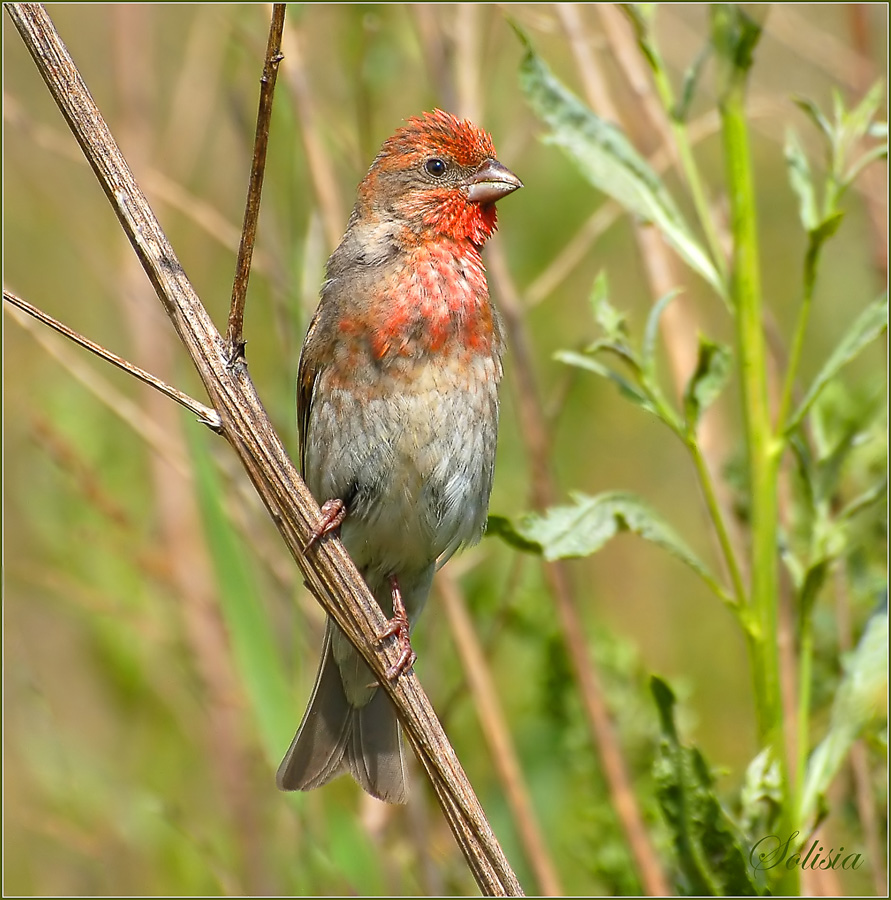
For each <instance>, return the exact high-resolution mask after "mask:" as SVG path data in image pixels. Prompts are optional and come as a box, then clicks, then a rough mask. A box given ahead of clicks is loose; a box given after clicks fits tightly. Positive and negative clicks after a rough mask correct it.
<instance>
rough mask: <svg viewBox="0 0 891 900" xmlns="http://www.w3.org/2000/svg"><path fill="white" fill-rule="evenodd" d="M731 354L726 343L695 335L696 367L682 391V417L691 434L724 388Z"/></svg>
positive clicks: (731, 358)
mask: <svg viewBox="0 0 891 900" xmlns="http://www.w3.org/2000/svg"><path fill="white" fill-rule="evenodd" d="M732 363H733V354H732V352H731V350H730V348H729V347H728V346H727V345H726V344H719V343H716V342H715V341H711V340H709V339H708V338H707V337H703V336H702V335H700V336H699V355H698V357H697V360H696V370H695V371H694V372H693V375H692V376H691V378H690V381H689V382H688V383H687V387H686V388H685V390H684V416H685V417H686V420H687V430H688V432H689V433H691V434H692V433H693V432H694V431H695V429H696V425H697V424H698V423H699V418H700V416H701V415H702V413H703V412H705V410H706V409H708V407H709V406H711V405H712V403H713V402H714V401H715V400H716V399H717V397H718V395H719V394H720V393H721V391H722V390H724V386H725V385H726V384H727V379H728V378H729V377H730V369H731V366H732Z"/></svg>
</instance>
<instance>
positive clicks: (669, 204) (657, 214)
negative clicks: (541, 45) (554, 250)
mask: <svg viewBox="0 0 891 900" xmlns="http://www.w3.org/2000/svg"><path fill="white" fill-rule="evenodd" d="M524 41H525V43H526V46H527V53H526V55H525V57H524V59H523V62H522V63H521V65H520V87H521V89H522V91H523V93H524V95H525V96H526V99H527V101H528V102H529V105H530V106H531V107H532V110H533V111H534V112H535V114H536V115H537V116H538V117H539V118H540V119H541V120H542V121H543V122H544V123H545V124H547V126H548V127H549V129H550V131H549V133H548V135H547V141H548V142H549V143H552V144H554V145H555V146H557V147H560V149H561V150H563V152H564V153H566V155H567V156H568V157H569V158H570V159H571V160H572V162H573V163H574V164H575V165H576V167H577V168H578V169H579V171H580V172H581V173H582V174H583V175H584V176H585V178H587V180H588V181H590V182H591V184H593V185H594V186H595V187H596V188H598V189H599V190H601V191H603V192H604V193H605V194H607V195H609V196H610V197H613V198H614V199H615V200H617V201H618V202H619V203H620V204H621V205H622V206H623V207H624V208H625V209H626V210H628V211H629V212H630V213H632V214H634V215H637V216H639V217H640V218H642V219H643V220H645V221H647V222H652V223H653V224H654V225H656V227H657V228H659V230H660V231H661V232H662V234H663V235H664V236H665V239H666V240H667V241H668V243H669V244H670V245H671V246H672V247H673V248H674V249H675V251H676V252H677V253H678V254H679V255H680V256H681V258H682V259H683V260H684V261H685V262H686V263H687V264H688V265H689V266H690V267H691V268H692V269H694V271H696V272H698V273H699V274H700V275H701V276H702V277H703V278H705V280H706V281H708V282H709V283H710V284H711V285H712V286H713V287H714V288H715V289H716V290H717V291H718V292H719V293H720V294H721V295H722V296H724V286H723V284H722V282H721V279H720V276H719V275H718V273H717V271H716V270H715V267H714V266H713V265H712V262H711V259H710V258H709V256H708V254H707V253H706V252H705V251H704V250H703V248H702V247H701V246H700V244H699V242H698V241H697V240H696V239H695V237H694V236H693V234H692V232H691V231H690V228H689V227H688V225H687V223H686V222H685V221H684V218H683V216H682V215H681V213H680V210H679V209H678V208H677V206H676V204H675V203H674V200H673V199H672V197H671V195H670V194H669V193H668V191H667V190H666V188H665V186H664V184H663V183H662V181H661V180H660V179H659V176H658V175H656V173H655V172H654V171H653V169H652V168H651V167H650V165H649V163H647V162H646V160H645V159H644V158H643V157H642V156H641V155H640V154H639V153H638V152H637V151H636V150H635V149H634V147H632V145H631V144H630V143H629V141H628V139H627V138H626V137H625V135H624V134H623V133H622V131H620V130H619V129H618V128H616V127H615V126H614V125H612V124H610V123H609V122H606V121H605V120H603V119H601V118H600V117H598V116H597V115H595V114H594V113H593V112H592V111H591V110H590V109H588V108H587V107H586V106H585V105H584V104H583V103H582V102H581V101H580V100H579V99H578V98H577V97H576V96H575V95H574V94H572V93H571V92H570V91H569V90H568V89H567V88H566V87H565V86H564V85H563V84H562V83H561V82H560V81H559V80H558V79H557V78H556V77H555V76H554V75H553V73H552V72H551V71H550V69H549V68H548V66H547V65H546V64H545V63H544V61H543V60H542V59H541V58H540V57H539V56H538V55H537V54H536V53H535V52H534V51H533V50H532V48H531V46H530V45H529V42H528V40H527V39H525V38H524Z"/></svg>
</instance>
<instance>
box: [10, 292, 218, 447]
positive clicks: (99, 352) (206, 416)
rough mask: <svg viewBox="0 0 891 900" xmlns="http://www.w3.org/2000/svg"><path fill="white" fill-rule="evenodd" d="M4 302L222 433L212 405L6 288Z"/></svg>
mask: <svg viewBox="0 0 891 900" xmlns="http://www.w3.org/2000/svg"><path fill="white" fill-rule="evenodd" d="M3 299H4V301H5V302H6V303H9V304H10V305H11V306H14V307H16V308H17V309H20V310H22V312H25V313H27V314H28V315H29V316H32V317H33V318H35V319H37V320H38V321H39V322H43V324H44V325H49V327H50V328H52V329H54V330H55V331H58V332H59V334H62V335H64V336H65V337H67V338H68V339H69V340H71V341H74V343H75V344H80V346H81V347H84V348H86V349H87V350H89V351H90V352H91V353H95V354H96V356H99V357H101V358H102V359H104V360H105V361H106V362H110V363H111V364H112V365H113V366H117V367H118V368H119V369H123V370H124V371H125V372H127V374H129V375H132V376H133V377H134V378H138V379H139V380H140V381H142V382H143V383H144V384H147V385H149V386H150V387H153V388H154V389H155V390H157V391H160V392H161V393H162V394H164V395H165V396H166V397H169V398H170V399H171V400H175V401H176V402H177V403H179V405H180V406H184V407H185V408H186V409H187V410H189V412H193V413H195V415H196V416H197V417H198V421H199V422H201V424H202V425H207V427H208V428H210V429H211V430H212V431H215V432H217V433H218V434H219V433H220V427H221V422H220V415H219V413H218V412H217V411H216V410H214V409H211V408H210V407H209V406H205V405H204V404H203V403H199V402H198V401H197V400H193V399H192V398H191V397H190V396H189V395H188V394H184V393H183V392H182V391H180V390H178V389H177V388H175V387H172V386H171V385H169V384H167V382H165V381H161V379H160V378H156V377H155V376H154V375H152V374H150V373H149V372H146V371H145V369H140V368H139V366H134V365H133V363H131V362H127V360H126V359H124V358H123V357H120V356H118V355H117V354H116V353H112V352H111V351H110V350H106V349H105V348H104V347H102V346H100V345H99V344H96V343H94V342H93V341H91V340H90V339H89V338H85V337H84V336H83V335H82V334H78V332H76V331H75V330H74V329H73V328H69V327H68V326H67V325H63V324H62V323H61V322H60V321H59V320H58V319H54V318H53V317H52V316H51V315H49V314H48V313H45V312H43V310H40V309H38V308H37V307H36V306H32V305H31V304H30V303H28V301H27V300H23V299H22V298H21V297H19V296H17V295H16V294H13V293H12V291H8V290H6V288H4V289H3Z"/></svg>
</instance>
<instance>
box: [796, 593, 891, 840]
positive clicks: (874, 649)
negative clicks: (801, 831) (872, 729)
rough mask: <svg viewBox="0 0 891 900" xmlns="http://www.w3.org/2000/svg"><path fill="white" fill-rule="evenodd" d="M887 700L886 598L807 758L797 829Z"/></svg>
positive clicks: (883, 712)
mask: <svg viewBox="0 0 891 900" xmlns="http://www.w3.org/2000/svg"><path fill="white" fill-rule="evenodd" d="M887 695H888V604H887V597H886V598H885V599H884V601H883V603H882V604H881V606H880V608H879V609H878V611H877V612H875V613H874V614H873V615H872V616H871V617H870V620H869V622H868V623H867V626H866V629H865V631H864V633H863V636H862V637H861V639H860V642H859V643H858V644H857V648H856V650H855V651H854V653H853V654H852V655H851V657H850V659H849V660H848V661H847V663H846V665H845V674H844V677H843V678H842V682H841V684H840V685H839V689H838V691H837V693H836V695H835V699H834V701H833V703H832V715H831V718H830V724H829V731H828V732H827V734H826V736H825V737H824V738H823V740H822V741H821V742H820V744H819V745H818V746H817V748H816V750H814V752H813V753H812V754H811V758H810V761H809V762H808V768H807V777H806V779H805V787H804V792H803V794H802V803H801V809H800V811H799V820H798V821H799V824H800V825H801V826H802V828H805V827H807V826H808V825H809V824H811V822H812V819H813V818H814V816H815V815H816V814H817V810H818V808H819V805H820V799H821V798H822V797H823V795H824V794H825V793H826V791H827V790H828V789H829V786H830V785H831V784H832V781H833V779H834V778H835V776H836V775H837V774H838V771H839V769H840V768H841V766H842V763H844V761H845V759H846V758H847V756H848V753H849V752H850V749H851V746H852V745H853V743H854V741H855V740H857V738H858V737H859V736H860V735H861V734H862V733H863V730H864V729H865V728H866V727H867V726H868V725H869V724H870V723H871V722H877V721H881V720H882V719H883V718H884V717H885V716H886V704H887Z"/></svg>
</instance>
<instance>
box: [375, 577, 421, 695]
mask: <svg viewBox="0 0 891 900" xmlns="http://www.w3.org/2000/svg"><path fill="white" fill-rule="evenodd" d="M390 590H391V591H392V594H393V618H392V619H390V621H389V622H387V627H386V628H385V629H384V630H383V632H381V634H379V635H378V636H377V639H378V642H380V641H383V640H386V639H387V638H388V637H390V636H391V635H396V644H397V646H398V647H399V658H398V659H397V660H396V662H395V663H393V665H392V666H390V668H389V669H387V672H386V675H387V680H388V681H394V680H395V679H396V678H398V677H399V676H400V675H401V674H402V673H403V672H406V671H408V670H409V669H410V668H411V667H412V666H413V665H414V663H415V660H416V659H417V658H418V654H417V653H415V651H414V650H412V648H411V636H410V631H409V625H408V613H406V611H405V604H404V603H403V602H402V592H401V591H400V590H399V582H398V581H397V579H396V576H395V575H391V576H390Z"/></svg>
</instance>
